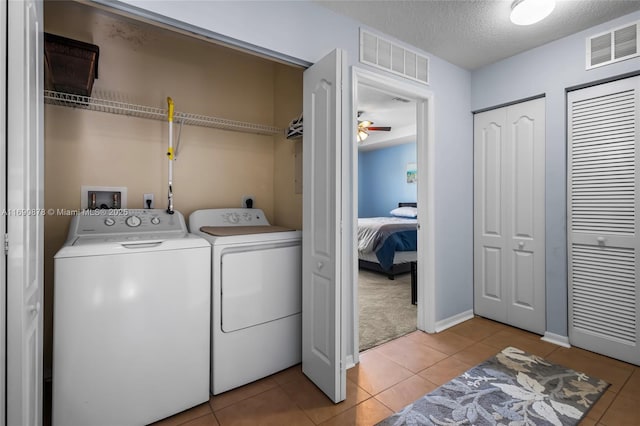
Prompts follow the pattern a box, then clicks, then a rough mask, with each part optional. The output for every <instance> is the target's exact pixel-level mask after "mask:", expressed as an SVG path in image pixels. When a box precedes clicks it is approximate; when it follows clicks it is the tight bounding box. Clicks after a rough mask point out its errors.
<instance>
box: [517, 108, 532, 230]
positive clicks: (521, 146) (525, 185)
mask: <svg viewBox="0 0 640 426" xmlns="http://www.w3.org/2000/svg"><path fill="white" fill-rule="evenodd" d="M534 128H535V121H534V120H533V119H531V118H530V117H526V116H520V117H518V118H517V120H516V121H515V122H514V123H512V143H511V145H512V149H513V150H512V155H511V164H512V165H513V182H512V183H513V207H514V210H513V235H514V237H516V238H533V233H534V213H535V209H534V199H533V198H534V194H535V192H534V191H535V176H534V170H533V167H534V163H533V162H532V161H531V159H532V158H534V152H535V149H534V136H535V135H534Z"/></svg>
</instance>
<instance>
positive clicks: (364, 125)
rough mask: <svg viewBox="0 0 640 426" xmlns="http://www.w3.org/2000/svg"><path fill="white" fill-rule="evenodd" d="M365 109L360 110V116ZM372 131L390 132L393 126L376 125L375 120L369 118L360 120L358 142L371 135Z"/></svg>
mask: <svg viewBox="0 0 640 426" xmlns="http://www.w3.org/2000/svg"><path fill="white" fill-rule="evenodd" d="M363 112H364V111H358V118H360V116H361V115H362V113H363ZM370 131H383V132H389V131H391V127H389V126H385V127H375V126H373V121H369V120H358V142H362V141H364V140H365V139H366V138H367V137H369V132H370Z"/></svg>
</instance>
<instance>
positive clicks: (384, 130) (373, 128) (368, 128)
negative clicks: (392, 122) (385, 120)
mask: <svg viewBox="0 0 640 426" xmlns="http://www.w3.org/2000/svg"><path fill="white" fill-rule="evenodd" d="M367 130H382V131H383V132H389V131H391V127H371V126H369V127H367Z"/></svg>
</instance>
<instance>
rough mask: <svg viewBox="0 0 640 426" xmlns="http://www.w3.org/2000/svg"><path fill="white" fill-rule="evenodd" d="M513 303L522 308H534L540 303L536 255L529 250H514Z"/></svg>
mask: <svg viewBox="0 0 640 426" xmlns="http://www.w3.org/2000/svg"><path fill="white" fill-rule="evenodd" d="M511 262H512V264H513V274H512V282H513V295H512V297H513V298H512V302H511V303H512V304H513V305H514V306H517V307H518V308H521V309H526V310H534V309H535V308H536V306H537V305H538V303H537V301H536V291H535V287H534V286H533V285H532V284H533V283H534V282H535V279H536V274H535V263H536V262H535V255H534V254H533V253H532V252H528V251H518V250H514V251H513V259H512V261H511Z"/></svg>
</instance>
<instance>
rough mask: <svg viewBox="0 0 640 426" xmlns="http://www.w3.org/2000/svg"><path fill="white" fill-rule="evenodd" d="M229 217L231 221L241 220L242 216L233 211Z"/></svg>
mask: <svg viewBox="0 0 640 426" xmlns="http://www.w3.org/2000/svg"><path fill="white" fill-rule="evenodd" d="M227 219H228V220H229V223H238V222H240V216H238V215H237V214H236V213H231V214H230V215H229V217H228V218H227Z"/></svg>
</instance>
